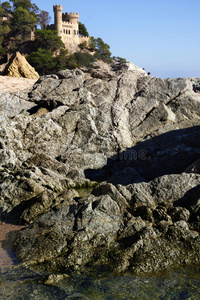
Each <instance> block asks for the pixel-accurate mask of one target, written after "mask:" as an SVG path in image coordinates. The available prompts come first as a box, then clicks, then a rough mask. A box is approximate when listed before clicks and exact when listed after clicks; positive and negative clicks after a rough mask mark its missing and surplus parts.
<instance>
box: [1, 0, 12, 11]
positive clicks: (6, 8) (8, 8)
mask: <svg viewBox="0 0 200 300" xmlns="http://www.w3.org/2000/svg"><path fill="white" fill-rule="evenodd" d="M1 7H2V8H3V10H4V12H6V13H9V12H10V11H11V5H10V3H9V2H8V1H5V2H2V3H1Z"/></svg>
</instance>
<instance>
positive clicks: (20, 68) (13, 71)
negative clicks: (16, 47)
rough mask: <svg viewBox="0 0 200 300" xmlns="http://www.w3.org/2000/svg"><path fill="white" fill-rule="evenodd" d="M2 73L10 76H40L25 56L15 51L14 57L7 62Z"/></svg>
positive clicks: (35, 77) (32, 77)
mask: <svg viewBox="0 0 200 300" xmlns="http://www.w3.org/2000/svg"><path fill="white" fill-rule="evenodd" d="M4 73H5V75H7V76H11V77H24V78H29V79H38V78H39V77H40V76H39V74H38V73H37V72H36V71H35V69H34V68H33V67H32V66H31V65H30V64H29V63H28V62H27V60H26V58H25V57H24V56H22V55H21V54H20V53H19V52H16V55H15V57H13V58H12V60H11V62H9V63H8V65H7V67H6V69H5V71H4Z"/></svg>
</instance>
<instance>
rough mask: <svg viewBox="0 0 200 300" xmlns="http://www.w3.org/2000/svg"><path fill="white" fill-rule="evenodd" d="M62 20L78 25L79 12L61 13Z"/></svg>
mask: <svg viewBox="0 0 200 300" xmlns="http://www.w3.org/2000/svg"><path fill="white" fill-rule="evenodd" d="M63 21H66V22H69V23H72V24H74V25H78V21H79V13H71V12H70V13H65V14H63Z"/></svg>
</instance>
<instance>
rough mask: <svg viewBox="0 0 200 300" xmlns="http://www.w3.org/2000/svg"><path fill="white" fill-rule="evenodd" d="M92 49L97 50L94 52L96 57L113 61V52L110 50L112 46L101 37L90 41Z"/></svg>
mask: <svg viewBox="0 0 200 300" xmlns="http://www.w3.org/2000/svg"><path fill="white" fill-rule="evenodd" d="M90 45H91V49H93V50H96V53H95V54H94V57H95V58H96V59H101V60H103V61H105V62H110V61H111V57H110V56H111V52H110V50H109V49H110V46H109V45H108V44H106V43H104V41H103V40H102V39H101V38H97V39H95V38H93V37H92V38H91V41H90Z"/></svg>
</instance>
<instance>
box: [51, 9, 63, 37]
mask: <svg viewBox="0 0 200 300" xmlns="http://www.w3.org/2000/svg"><path fill="white" fill-rule="evenodd" d="M62 10H63V8H62V5H54V6H53V11H54V25H55V28H56V30H57V31H58V35H59V36H62Z"/></svg>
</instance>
